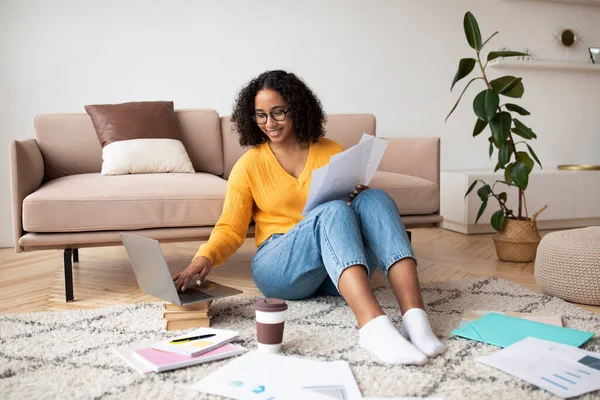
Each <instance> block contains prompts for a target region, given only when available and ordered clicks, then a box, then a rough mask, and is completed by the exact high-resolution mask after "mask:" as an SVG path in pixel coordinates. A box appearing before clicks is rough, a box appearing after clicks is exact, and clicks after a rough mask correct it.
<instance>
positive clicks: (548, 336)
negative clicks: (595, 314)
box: [452, 313, 594, 347]
mask: <svg viewBox="0 0 600 400" xmlns="http://www.w3.org/2000/svg"><path fill="white" fill-rule="evenodd" d="M452 334H453V335H456V336H461V337H464V338H467V339H472V340H477V341H479V342H483V343H488V344H493V345H495V346H500V347H506V346H510V345H511V344H513V343H516V342H518V341H520V340H523V339H525V338H527V337H534V338H538V339H544V340H550V341H552V342H557V343H563V344H568V345H571V346H575V347H579V346H581V345H582V344H584V343H585V342H587V341H588V340H589V339H590V338H591V337H592V336H594V334H593V333H591V332H585V331H578V330H576V329H570V328H563V327H560V326H554V325H548V324H543V323H541V322H535V321H528V320H526V319H521V318H515V317H509V316H508V315H502V314H496V313H489V314H486V315H484V316H483V317H481V318H479V319H476V320H475V321H473V322H471V323H470V324H467V325H463V326H461V327H459V328H457V329H455V330H454V331H452Z"/></svg>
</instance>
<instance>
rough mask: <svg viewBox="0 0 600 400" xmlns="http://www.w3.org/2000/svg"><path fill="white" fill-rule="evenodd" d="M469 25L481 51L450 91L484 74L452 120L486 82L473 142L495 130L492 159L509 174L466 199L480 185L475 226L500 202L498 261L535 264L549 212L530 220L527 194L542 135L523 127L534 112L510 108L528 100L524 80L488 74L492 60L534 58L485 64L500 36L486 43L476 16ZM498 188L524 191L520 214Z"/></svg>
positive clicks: (495, 217) (470, 38) (494, 221)
mask: <svg viewBox="0 0 600 400" xmlns="http://www.w3.org/2000/svg"><path fill="white" fill-rule="evenodd" d="M463 24H464V30H465V35H466V37H467V42H468V43H469V46H471V47H472V48H473V50H475V58H463V59H461V60H460V62H459V64H458V71H457V72H456V75H455V76H454V79H453V81H452V85H451V87H450V90H451V91H452V89H453V88H454V85H455V84H456V83H457V82H458V81H459V80H461V79H463V78H465V77H467V76H469V75H470V74H471V72H473V70H474V69H475V67H476V66H477V67H479V68H478V69H479V71H480V72H481V74H480V76H477V77H474V78H472V79H471V80H470V81H469V82H468V83H467V85H466V86H465V88H464V89H463V91H462V93H461V95H460V96H459V98H458V100H457V101H456V104H454V107H452V110H451V111H450V113H449V114H448V116H447V117H446V120H448V117H450V115H451V114H452V113H453V112H454V110H455V109H456V107H457V106H458V103H459V102H460V100H461V98H462V97H463V95H464V94H465V91H466V90H467V88H468V87H469V86H470V85H471V83H473V82H476V81H481V83H483V84H484V85H485V89H484V90H482V91H481V92H479V93H478V94H477V95H476V96H475V98H474V100H473V111H474V112H475V115H476V116H477V119H476V121H475V126H474V128H473V137H476V136H478V135H480V134H481V133H482V132H484V131H485V130H486V128H487V127H489V128H490V129H489V131H488V132H489V134H490V136H489V138H488V141H489V157H490V159H492V156H494V153H495V152H496V160H497V161H496V167H495V168H494V172H496V171H498V170H503V171H504V180H496V181H495V182H494V183H493V184H491V185H490V184H488V183H486V182H485V181H482V180H477V181H475V182H473V184H471V186H470V187H469V189H468V190H467V192H466V193H465V198H466V196H467V195H468V194H469V193H471V191H472V190H473V189H474V188H475V187H476V186H477V185H480V187H479V189H478V190H477V195H478V196H479V198H480V199H481V206H480V208H479V211H478V213H477V218H476V220H475V223H477V221H479V218H481V216H482V215H483V212H484V211H485V209H486V208H487V206H488V201H489V200H490V199H492V202H497V203H498V206H499V209H498V210H497V211H496V212H494V213H493V214H492V217H491V221H490V222H491V225H492V227H493V228H494V229H495V230H497V231H499V233H498V234H497V235H496V236H495V237H494V244H495V246H496V254H497V255H498V258H500V259H501V260H504V261H513V262H530V261H532V260H533V259H534V258H535V253H536V250H537V246H538V244H539V242H540V235H539V233H538V230H537V223H536V217H537V215H538V214H539V213H540V212H541V211H543V210H544V209H545V208H546V206H544V207H543V208H542V209H541V210H540V211H538V212H537V213H535V214H534V215H533V216H532V217H531V218H530V217H529V215H528V212H527V202H526V199H525V190H526V189H527V185H528V183H529V174H530V173H531V171H532V170H533V167H534V160H535V162H537V163H538V164H539V166H540V168H541V167H542V164H541V162H540V160H539V159H538V157H537V155H536V154H535V152H534V151H533V148H531V146H530V145H529V141H531V140H533V139H536V138H537V135H536V134H535V133H534V132H533V130H532V129H531V128H529V127H528V126H527V125H525V124H524V123H523V122H522V121H521V117H524V116H527V115H529V111H527V110H526V109H524V108H523V107H521V106H519V105H516V104H513V103H510V102H504V101H505V100H509V99H510V98H521V97H522V96H523V93H524V86H523V82H522V78H517V77H514V76H510V75H507V76H502V77H500V78H496V79H493V80H490V79H489V78H488V75H487V73H486V68H487V66H488V64H489V62H490V61H492V60H495V59H497V58H499V57H519V56H528V54H527V53H521V52H518V51H490V52H489V53H488V54H487V57H486V58H485V62H484V61H483V60H482V50H483V48H484V47H485V45H486V44H487V43H488V42H489V41H490V39H492V38H493V37H494V36H495V35H496V34H498V32H495V33H494V34H492V35H491V36H490V37H489V38H488V39H487V40H485V41H482V38H481V32H480V30H479V25H478V24H477V20H476V19H475V17H474V16H473V14H471V13H470V12H467V13H466V14H465V17H464V21H463ZM505 98H509V99H505ZM497 184H500V185H501V186H502V185H507V186H512V187H516V188H517V189H518V191H517V193H518V196H517V200H518V207H517V211H516V213H515V211H514V210H513V209H512V207H510V206H509V205H508V203H507V201H508V195H507V193H506V192H505V191H502V190H501V189H497V188H496V185H497Z"/></svg>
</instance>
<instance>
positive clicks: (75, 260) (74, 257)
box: [73, 249, 79, 263]
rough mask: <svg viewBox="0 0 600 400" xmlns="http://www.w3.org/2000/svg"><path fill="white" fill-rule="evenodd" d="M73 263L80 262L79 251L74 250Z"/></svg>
mask: <svg viewBox="0 0 600 400" xmlns="http://www.w3.org/2000/svg"><path fill="white" fill-rule="evenodd" d="M73 262H74V263H78V262H79V249H73Z"/></svg>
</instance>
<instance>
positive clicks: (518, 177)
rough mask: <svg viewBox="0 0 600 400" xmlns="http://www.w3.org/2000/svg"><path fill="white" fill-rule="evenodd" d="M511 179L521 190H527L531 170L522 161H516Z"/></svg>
mask: <svg viewBox="0 0 600 400" xmlns="http://www.w3.org/2000/svg"><path fill="white" fill-rule="evenodd" d="M510 177H511V178H512V181H513V182H514V183H515V185H517V186H518V187H519V189H521V190H525V189H527V185H528V184H529V169H528V168H527V165H525V163H523V162H522V161H515V163H514V164H513V166H512V168H511V170H510Z"/></svg>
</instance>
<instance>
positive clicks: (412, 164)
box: [10, 109, 442, 301]
mask: <svg viewBox="0 0 600 400" xmlns="http://www.w3.org/2000/svg"><path fill="white" fill-rule="evenodd" d="M176 118H177V122H178V125H179V128H180V130H181V134H182V136H183V139H182V142H183V144H184V145H185V147H186V149H187V152H188V154H189V156H190V159H191V161H192V163H193V165H194V169H195V170H196V171H197V172H196V173H195V174H140V175H121V176H102V175H100V170H101V165H102V151H101V147H100V144H99V142H98V139H97V136H96V133H95V131H94V127H93V125H92V121H91V119H90V117H89V116H88V114H86V113H76V114H52V115H39V116H37V117H36V118H35V121H34V125H35V134H36V139H29V140H24V141H13V142H12V143H11V144H10V163H11V192H12V208H13V230H14V239H15V250H16V251H17V252H22V251H35V250H46V249H64V250H65V251H64V267H65V288H66V298H67V301H70V300H73V282H72V262H73V261H74V262H78V251H77V249H79V248H84V247H93V246H114V245H121V244H122V243H121V241H120V238H119V234H118V233H119V231H130V232H134V233H137V234H140V235H144V236H148V237H152V238H154V239H157V240H159V241H161V242H167V241H171V242H178V241H201V240H206V239H207V238H208V237H209V235H210V233H211V231H212V229H213V226H214V225H215V223H216V222H217V220H218V218H219V216H220V214H221V211H222V206H223V200H224V196H225V189H226V184H227V181H226V179H227V177H228V176H229V172H230V171H231V168H232V166H233V165H234V163H235V162H236V160H237V159H238V158H239V157H240V156H241V155H242V154H243V153H244V152H245V151H246V150H247V149H245V148H242V147H240V146H239V143H238V141H237V136H236V134H235V133H234V132H232V130H231V124H230V118H229V117H219V115H218V114H217V112H215V111H214V110H209V109H196V110H177V111H176ZM363 132H367V133H370V134H375V117H374V116H373V115H369V114H338V115H329V116H328V122H327V126H326V136H327V137H329V138H331V139H333V140H336V141H338V142H339V143H341V144H342V145H343V146H344V147H345V148H347V147H349V146H352V145H354V144H356V143H358V141H359V139H360V137H361V135H362V133H363ZM388 140H389V145H388V148H387V150H386V153H385V155H384V158H383V161H382V163H381V165H380V167H379V171H378V172H377V173H376V175H375V177H374V178H373V180H372V181H371V186H372V187H377V188H381V189H384V190H386V191H387V192H388V193H389V194H390V195H391V196H392V197H393V198H394V200H395V201H396V204H397V205H398V208H399V210H400V214H401V216H402V218H403V221H404V223H405V225H406V226H407V227H409V228H410V227H416V226H434V225H438V224H439V223H440V222H441V220H442V218H441V216H440V215H439V209H440V185H439V183H440V143H439V138H390V139H388ZM248 236H249V237H252V236H253V229H252V227H250V229H249V232H248Z"/></svg>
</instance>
